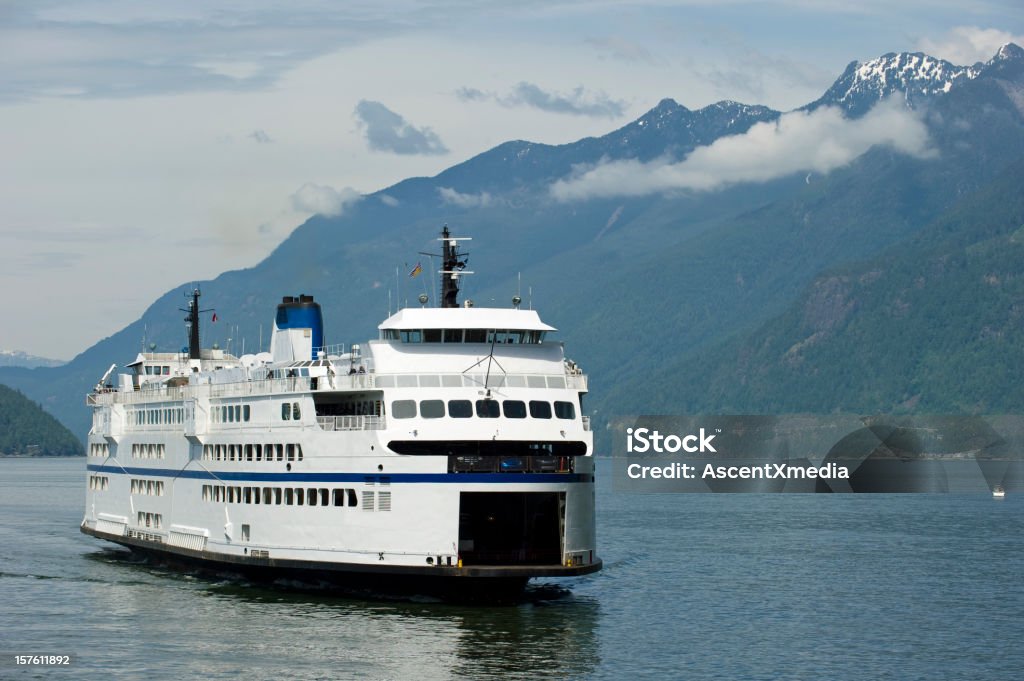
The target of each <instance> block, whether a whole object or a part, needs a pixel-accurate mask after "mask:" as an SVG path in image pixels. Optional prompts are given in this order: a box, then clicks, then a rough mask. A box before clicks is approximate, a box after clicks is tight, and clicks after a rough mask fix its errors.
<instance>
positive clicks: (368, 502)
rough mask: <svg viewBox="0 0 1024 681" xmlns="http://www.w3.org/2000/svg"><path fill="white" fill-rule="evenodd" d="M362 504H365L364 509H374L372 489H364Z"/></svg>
mask: <svg viewBox="0 0 1024 681" xmlns="http://www.w3.org/2000/svg"><path fill="white" fill-rule="evenodd" d="M362 506H363V510H364V511H372V510H374V503H373V492H372V491H370V490H364V491H363V504H362Z"/></svg>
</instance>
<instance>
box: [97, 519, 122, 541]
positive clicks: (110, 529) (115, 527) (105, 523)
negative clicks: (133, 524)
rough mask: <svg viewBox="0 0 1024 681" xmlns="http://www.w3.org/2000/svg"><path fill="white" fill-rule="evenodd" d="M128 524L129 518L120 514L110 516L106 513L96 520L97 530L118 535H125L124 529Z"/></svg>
mask: <svg viewBox="0 0 1024 681" xmlns="http://www.w3.org/2000/svg"><path fill="white" fill-rule="evenodd" d="M127 526H128V519H127V518H124V517H120V516H110V515H106V514H104V513H101V514H100V515H99V518H98V519H97V520H96V531H97V532H104V533H106V534H113V535H116V536H118V537H122V536H124V530H125V528H126V527H127Z"/></svg>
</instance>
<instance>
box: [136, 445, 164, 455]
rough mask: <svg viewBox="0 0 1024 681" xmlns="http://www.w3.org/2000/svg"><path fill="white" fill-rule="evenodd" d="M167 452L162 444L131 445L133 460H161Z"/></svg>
mask: <svg viewBox="0 0 1024 681" xmlns="http://www.w3.org/2000/svg"><path fill="white" fill-rule="evenodd" d="M166 454H167V450H166V448H165V446H164V445H162V444H135V445H132V458H133V459H163V458H164V457H165V456H166Z"/></svg>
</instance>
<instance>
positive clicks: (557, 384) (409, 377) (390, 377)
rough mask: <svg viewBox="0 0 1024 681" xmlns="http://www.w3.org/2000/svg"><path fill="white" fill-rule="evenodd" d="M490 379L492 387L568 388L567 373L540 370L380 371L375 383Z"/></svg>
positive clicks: (470, 384)
mask: <svg viewBox="0 0 1024 681" xmlns="http://www.w3.org/2000/svg"><path fill="white" fill-rule="evenodd" d="M484 383H486V384H487V385H488V386H490V387H491V388H550V389H555V390H564V389H565V387H566V382H565V376H564V375H560V376H543V375H540V374H529V375H524V374H508V375H498V376H487V375H486V374H378V375H377V376H376V377H375V378H374V385H376V386H377V387H378V388H480V387H482V386H483V385H484Z"/></svg>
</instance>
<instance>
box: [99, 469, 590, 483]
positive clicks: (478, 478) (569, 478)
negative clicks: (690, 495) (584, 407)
mask: <svg viewBox="0 0 1024 681" xmlns="http://www.w3.org/2000/svg"><path fill="white" fill-rule="evenodd" d="M86 468H87V469H88V470H89V471H92V472H96V473H108V474H111V475H140V476H146V477H158V478H192V479H196V480H219V481H222V482H226V481H229V480H230V481H233V482H366V481H367V479H372V480H374V481H376V480H379V479H380V478H390V480H391V482H392V483H462V484H469V483H501V484H506V485H509V484H516V483H523V482H529V483H559V482H563V483H564V482H591V481H592V480H593V477H592V476H591V475H589V474H584V473H380V472H376V471H374V472H373V473H254V472H249V471H231V472H229V471H206V470H195V469H188V470H174V469H172V468H127V467H121V466H103V465H101V464H88V465H87V466H86Z"/></svg>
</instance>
